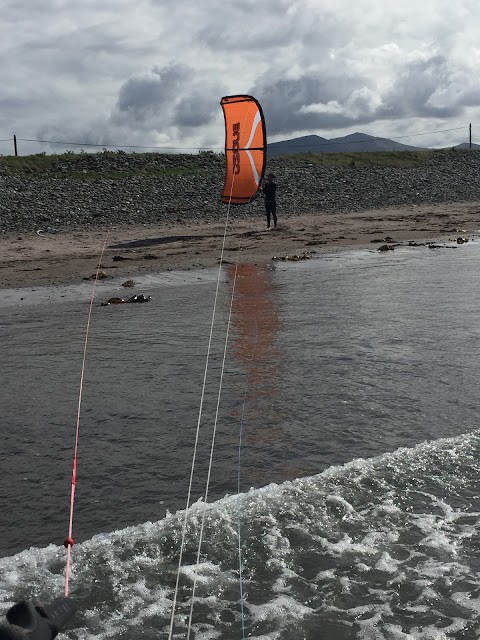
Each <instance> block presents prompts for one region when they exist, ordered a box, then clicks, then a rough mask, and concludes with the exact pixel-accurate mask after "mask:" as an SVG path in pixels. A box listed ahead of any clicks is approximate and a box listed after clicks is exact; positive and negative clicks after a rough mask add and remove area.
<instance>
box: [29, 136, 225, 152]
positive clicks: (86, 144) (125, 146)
mask: <svg viewBox="0 0 480 640" xmlns="http://www.w3.org/2000/svg"><path fill="white" fill-rule="evenodd" d="M17 140H21V141H22V142H39V143H41V144H63V145H71V146H76V147H102V148H104V149H106V148H107V147H113V148H115V149H119V148H120V149H168V150H170V151H171V150H182V149H197V150H207V149H223V147H158V146H155V145H141V144H122V145H118V144H96V143H93V142H62V141H60V140H36V139H31V138H17Z"/></svg>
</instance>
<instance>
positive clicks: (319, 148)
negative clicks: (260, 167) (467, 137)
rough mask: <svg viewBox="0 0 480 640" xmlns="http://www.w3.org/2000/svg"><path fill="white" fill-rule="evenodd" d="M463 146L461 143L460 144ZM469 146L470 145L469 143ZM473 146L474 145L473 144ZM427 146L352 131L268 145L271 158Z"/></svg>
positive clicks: (405, 149)
mask: <svg viewBox="0 0 480 640" xmlns="http://www.w3.org/2000/svg"><path fill="white" fill-rule="evenodd" d="M459 146H461V145H459ZM467 146H468V145H467ZM472 147H473V145H472ZM422 150H425V147H412V146H409V145H406V144H401V143H400V142H395V141H394V140H388V138H376V137H375V136H369V135H368V134H366V133H352V134H350V135H348V136H343V137H342V138H332V139H331V140H328V139H327V138H322V137H320V136H302V137H300V138H293V139H292V140H282V141H281V142H271V143H270V144H269V145H268V156H269V158H275V157H276V156H284V155H293V154H295V153H308V152H312V153H352V152H354V151H422Z"/></svg>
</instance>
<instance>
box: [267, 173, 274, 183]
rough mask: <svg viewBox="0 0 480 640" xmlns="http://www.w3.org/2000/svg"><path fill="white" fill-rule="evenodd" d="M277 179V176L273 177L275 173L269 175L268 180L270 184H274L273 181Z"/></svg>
mask: <svg viewBox="0 0 480 640" xmlns="http://www.w3.org/2000/svg"><path fill="white" fill-rule="evenodd" d="M274 178H275V176H274V175H273V173H269V174H267V180H268V182H273V179H274Z"/></svg>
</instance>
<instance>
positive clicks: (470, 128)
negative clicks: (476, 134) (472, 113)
mask: <svg viewBox="0 0 480 640" xmlns="http://www.w3.org/2000/svg"><path fill="white" fill-rule="evenodd" d="M468 130H469V132H470V142H469V145H468V148H469V149H471V148H472V123H470V124H469V125H468Z"/></svg>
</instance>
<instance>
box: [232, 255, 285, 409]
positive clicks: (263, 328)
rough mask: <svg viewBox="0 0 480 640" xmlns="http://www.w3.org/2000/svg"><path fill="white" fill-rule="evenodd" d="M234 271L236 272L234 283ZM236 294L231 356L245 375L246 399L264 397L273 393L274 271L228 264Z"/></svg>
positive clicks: (276, 325)
mask: <svg viewBox="0 0 480 640" xmlns="http://www.w3.org/2000/svg"><path fill="white" fill-rule="evenodd" d="M235 269H237V275H236V281H235ZM227 274H228V277H229V280H230V283H231V285H232V286H233V283H234V282H235V292H234V299H233V306H232V317H231V331H232V334H231V335H232V339H231V343H230V344H231V349H230V353H231V354H232V355H233V357H234V358H235V359H236V360H237V361H238V362H240V363H241V364H242V365H243V368H244V369H245V371H246V373H247V381H246V385H247V399H249V400H252V399H255V398H258V399H259V398H266V397H269V396H272V395H273V394H274V392H275V377H276V374H277V368H278V360H279V353H278V349H277V347H276V339H277V332H278V329H279V326H280V322H279V318H278V310H277V306H276V304H275V300H274V294H275V286H274V284H273V278H272V276H273V272H272V270H271V268H268V266H267V265H261V264H260V265H255V264H240V265H238V267H236V266H235V265H228V267H227Z"/></svg>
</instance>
